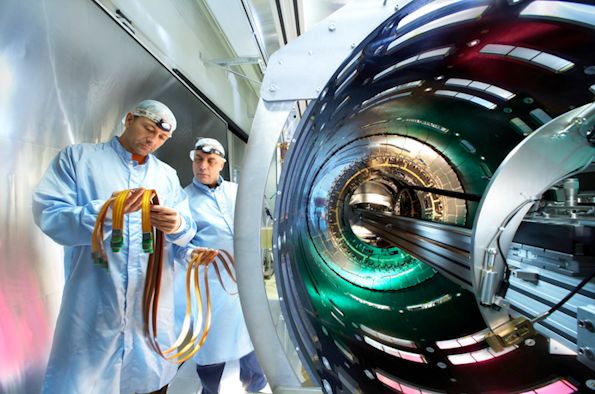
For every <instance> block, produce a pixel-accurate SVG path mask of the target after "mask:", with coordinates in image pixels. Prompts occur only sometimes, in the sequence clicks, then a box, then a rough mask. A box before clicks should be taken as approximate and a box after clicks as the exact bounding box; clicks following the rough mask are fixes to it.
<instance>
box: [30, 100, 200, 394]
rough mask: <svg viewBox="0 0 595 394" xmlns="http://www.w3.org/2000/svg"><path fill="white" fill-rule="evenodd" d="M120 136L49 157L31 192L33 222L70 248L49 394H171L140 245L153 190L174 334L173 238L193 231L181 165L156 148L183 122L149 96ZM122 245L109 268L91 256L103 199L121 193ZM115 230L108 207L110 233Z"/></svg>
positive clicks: (166, 335) (163, 333) (162, 309)
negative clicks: (151, 331)
mask: <svg viewBox="0 0 595 394" xmlns="http://www.w3.org/2000/svg"><path fill="white" fill-rule="evenodd" d="M124 125H125V130H124V132H123V133H122V135H121V136H119V137H114V138H112V139H111V140H110V141H108V142H105V143H100V144H75V145H71V146H68V147H66V148H64V149H63V150H62V151H61V152H60V153H59V154H58V155H57V157H56V158H55V159H54V160H53V161H52V163H51V165H50V167H49V168H48V170H47V171H46V173H45V174H44V176H43V177H42V179H41V181H40V183H39V185H38V186H37V188H36V190H35V192H34V195H33V213H34V218H35V222H36V223H37V225H38V226H39V227H40V228H41V230H42V231H43V232H44V233H45V234H47V235H48V236H49V237H50V238H52V239H53V240H54V241H56V242H57V243H59V244H61V245H63V246H64V274H65V285H64V292H63V296H62V302H61V306H60V313H59V316H58V321H57V324H56V330H55V332H54V340H53V345H52V351H51V354H50V360H49V364H48V367H47V371H46V375H45V379H44V383H43V388H42V392H43V393H69V394H70V393H100V394H104V393H126V394H129V393H165V392H166V390H167V384H168V383H169V382H170V381H171V380H172V379H173V377H174V375H175V373H176V371H177V366H176V365H175V364H173V363H171V362H169V361H167V360H165V359H163V358H162V357H161V356H160V355H159V354H157V353H156V352H154V351H153V350H152V349H151V348H150V345H149V343H148V341H146V339H145V337H144V332H143V315H142V299H143V289H144V283H145V277H146V268H147V260H148V254H147V253H144V252H143V248H142V227H141V212H140V208H141V203H142V194H143V192H144V190H145V189H154V190H155V191H156V192H157V194H158V197H159V200H160V204H161V205H153V206H151V214H150V216H151V224H152V225H153V226H154V227H156V228H157V229H158V230H161V231H162V232H163V233H164V234H165V237H164V238H165V242H164V257H163V273H162V278H163V280H162V284H161V294H160V302H159V313H158V319H159V325H158V327H159V333H158V334H159V336H158V339H159V340H160V342H161V343H163V344H167V345H170V344H171V343H173V341H174V339H175V332H174V329H175V327H174V324H173V320H174V303H173V271H174V266H173V263H174V257H173V256H174V253H173V252H172V251H171V249H172V245H173V244H177V245H180V246H185V245H186V244H187V243H188V241H190V240H191V239H192V237H193V236H194V234H195V233H196V226H195V224H194V221H193V220H192V218H191V216H190V211H189V207H188V200H187V198H186V194H185V193H184V191H183V190H182V188H181V187H180V182H179V180H178V177H177V174H176V171H175V170H174V169H173V168H171V167H170V166H169V165H167V164H165V163H164V162H162V161H161V160H159V159H157V158H156V157H155V156H154V155H152V153H153V152H154V151H156V150H157V149H159V147H161V146H162V145H163V144H164V143H165V142H166V141H167V140H168V139H169V138H171V137H172V133H173V131H174V129H175V128H176V119H175V117H174V115H173V113H172V112H171V110H170V109H169V108H168V107H167V106H166V105H164V104H163V103H161V102H158V101H154V100H145V101H142V102H140V103H139V104H137V105H136V106H135V107H134V108H133V109H132V110H131V111H130V112H129V113H127V115H126V117H125V120H124ZM127 189H129V190H131V192H130V194H129V196H128V198H127V200H126V203H125V208H124V212H125V214H126V215H125V220H124V228H123V236H124V246H123V248H122V249H121V251H120V252H118V253H113V252H112V251H111V249H110V248H109V247H107V248H106V250H105V251H106V253H107V259H108V266H109V270H106V269H104V268H103V267H101V266H98V265H96V264H94V263H93V259H92V256H91V234H92V232H93V227H94V224H95V221H96V219H97V216H98V213H99V210H100V208H101V207H102V205H103V204H104V203H105V202H106V200H108V199H109V198H110V197H112V196H116V195H117V193H118V192H119V191H121V190H127ZM110 233H111V219H110V214H108V218H107V219H106V222H105V239H109V236H110Z"/></svg>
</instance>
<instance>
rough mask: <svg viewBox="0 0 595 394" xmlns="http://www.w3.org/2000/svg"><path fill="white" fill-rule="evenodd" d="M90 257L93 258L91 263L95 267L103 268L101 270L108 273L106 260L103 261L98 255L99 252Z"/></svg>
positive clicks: (99, 254)
mask: <svg viewBox="0 0 595 394" xmlns="http://www.w3.org/2000/svg"><path fill="white" fill-rule="evenodd" d="M91 257H92V258H93V263H94V264H95V265H98V266H100V267H103V268H105V269H106V270H108V271H109V269H108V265H107V259H105V258H104V257H103V256H102V255H101V253H99V252H93V253H91Z"/></svg>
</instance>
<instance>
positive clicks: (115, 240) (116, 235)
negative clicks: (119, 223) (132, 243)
mask: <svg viewBox="0 0 595 394" xmlns="http://www.w3.org/2000/svg"><path fill="white" fill-rule="evenodd" d="M123 245H124V237H123V236H122V230H112V239H111V242H110V246H111V247H112V252H114V253H117V252H119V251H120V249H122V246H123Z"/></svg>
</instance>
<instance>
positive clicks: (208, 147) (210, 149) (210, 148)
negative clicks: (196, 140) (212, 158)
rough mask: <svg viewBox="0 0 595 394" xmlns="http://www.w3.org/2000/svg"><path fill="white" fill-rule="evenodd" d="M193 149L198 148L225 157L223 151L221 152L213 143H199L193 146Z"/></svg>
mask: <svg viewBox="0 0 595 394" xmlns="http://www.w3.org/2000/svg"><path fill="white" fill-rule="evenodd" d="M194 150H199V151H201V152H204V153H212V154H214V155H217V156H221V157H225V155H224V154H223V152H221V151H220V150H219V149H217V148H215V147H214V146H213V145H199V146H197V147H196V148H194Z"/></svg>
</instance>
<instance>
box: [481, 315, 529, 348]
mask: <svg viewBox="0 0 595 394" xmlns="http://www.w3.org/2000/svg"><path fill="white" fill-rule="evenodd" d="M535 335H536V332H535V329H534V328H533V323H531V321H530V320H527V319H526V318H524V317H517V318H516V319H513V320H509V321H507V322H506V323H504V324H502V325H501V326H499V327H496V328H495V329H494V330H492V331H490V332H488V333H487V334H486V337H485V340H486V342H487V343H488V345H490V348H492V350H494V351H495V352H501V351H502V350H504V349H505V348H507V347H509V346H514V345H518V344H519V343H521V342H523V341H524V340H525V339H527V338H530V337H532V336H535Z"/></svg>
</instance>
